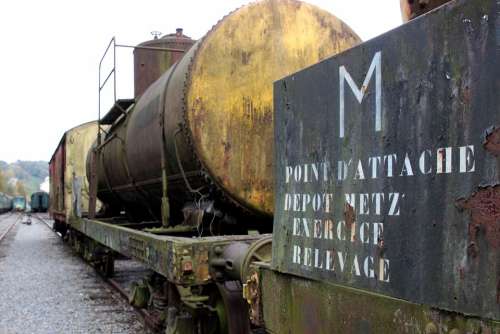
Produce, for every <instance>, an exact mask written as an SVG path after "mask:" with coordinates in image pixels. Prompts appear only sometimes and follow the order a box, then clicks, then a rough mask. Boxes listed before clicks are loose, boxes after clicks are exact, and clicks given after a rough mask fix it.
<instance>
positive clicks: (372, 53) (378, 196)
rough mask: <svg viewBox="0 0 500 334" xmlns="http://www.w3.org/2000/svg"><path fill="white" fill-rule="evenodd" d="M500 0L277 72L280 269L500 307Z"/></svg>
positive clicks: (437, 15)
mask: <svg viewBox="0 0 500 334" xmlns="http://www.w3.org/2000/svg"><path fill="white" fill-rule="evenodd" d="M499 6H500V5H499V4H498V2H497V1H494V0H476V1H453V2H450V3H449V4H448V5H445V6H444V7H441V8H440V9H438V10H435V11H432V12H430V13H428V14H426V15H425V16H422V17H420V18H418V19H416V20H414V21H412V22H410V23H408V24H405V25H404V26H402V27H401V28H398V29H396V30H395V31H392V32H389V33H387V34H385V35H382V36H380V37H378V38H375V39H373V40H370V41H369V42H367V43H364V44H362V45H360V46H358V47H355V48H353V49H351V50H349V51H347V52H344V53H342V54H340V55H338V56H336V57H333V58H330V59H328V60H326V61H323V62H321V63H319V64H317V65H314V66H312V67H310V68H308V69H306V70H303V71H301V72H298V73H296V74H294V75H292V76H289V77H287V78H285V79H283V80H281V81H278V82H276V83H275V86H274V88H275V110H276V115H275V116H276V123H275V130H276V150H275V152H276V159H275V162H276V165H275V167H276V169H275V175H276V178H277V180H276V192H275V193H276V198H275V203H276V204H275V205H276V206H275V226H274V233H275V235H274V240H273V268H274V269H275V270H277V271H279V272H281V273H288V274H293V275H295V276H299V277H303V278H309V279H313V280H316V281H320V282H327V283H336V284H340V285H342V286H347V287H350V288H352V287H354V288H358V289H359V290H357V291H360V290H364V291H370V292H375V293H377V294H379V295H385V296H390V297H395V298H398V299H400V300H405V301H410V302H412V303H415V304H425V305H428V306H430V307H436V308H439V309H441V310H447V311H456V312H459V313H461V314H467V315H471V316H475V317H483V318H487V319H492V320H497V321H498V319H500V307H499V302H500V264H499V263H500V262H499V261H500V258H499V248H500V185H499V184H500V180H499V179H500V175H499V173H500V168H499V165H500V161H499V155H500V112H499V107H498V106H499V105H500V98H499V96H500V94H499V92H500V84H499V78H500V66H499V65H500V64H499V59H500V36H499V31H500V23H499V18H498V11H499ZM276 305H281V304H280V303H279V302H276ZM304 307H305V306H304ZM296 308H297V309H299V308H300V306H298V305H296ZM305 308H308V309H310V306H308V307H305ZM304 312H306V311H304ZM305 314H307V312H306V313H305ZM304 317H306V315H304ZM313 319H314V317H310V318H307V319H306V320H307V321H309V322H311V321H313ZM367 328H368V327H367Z"/></svg>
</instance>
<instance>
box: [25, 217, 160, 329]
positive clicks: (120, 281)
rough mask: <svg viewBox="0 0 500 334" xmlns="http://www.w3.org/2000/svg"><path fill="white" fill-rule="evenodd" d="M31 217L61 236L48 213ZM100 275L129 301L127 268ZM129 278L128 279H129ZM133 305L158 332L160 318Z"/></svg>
mask: <svg viewBox="0 0 500 334" xmlns="http://www.w3.org/2000/svg"><path fill="white" fill-rule="evenodd" d="M31 217H32V218H33V219H35V220H37V221H39V222H40V223H42V224H44V225H46V226H47V227H48V228H50V229H51V230H52V231H53V232H54V233H55V234H57V235H58V236H59V237H60V236H61V234H59V233H58V232H56V231H54V230H53V228H52V223H51V222H52V220H51V219H50V218H49V217H48V216H47V215H44V214H40V213H32V214H31ZM116 262H117V263H116V267H117V268H118V269H122V268H124V267H125V268H126V267H130V266H131V264H130V263H128V264H127V262H132V261H130V260H119V261H116ZM132 271H133V272H137V269H135V270H132ZM96 272H97V273H98V274H99V276H100V277H101V279H102V280H103V281H104V282H106V283H107V285H108V286H109V287H110V288H111V289H112V290H114V291H116V292H117V293H118V294H119V295H120V296H121V297H122V298H123V299H124V300H125V301H126V302H127V303H129V297H130V291H129V289H128V286H127V284H126V283H127V282H130V277H126V276H127V273H126V269H125V270H120V271H119V272H118V273H117V276H116V277H106V276H104V275H102V274H101V273H99V271H96ZM127 278H128V279H127ZM132 307H133V308H134V310H135V312H136V313H137V314H138V315H139V317H140V318H141V320H142V322H143V323H144V324H145V326H146V327H147V328H148V329H149V330H151V331H152V332H156V331H158V320H157V319H156V318H155V317H154V316H153V315H151V314H150V313H149V312H148V311H146V310H145V309H142V308H138V307H135V306H133V305H132Z"/></svg>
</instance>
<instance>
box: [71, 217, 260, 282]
mask: <svg viewBox="0 0 500 334" xmlns="http://www.w3.org/2000/svg"><path fill="white" fill-rule="evenodd" d="M71 226H72V227H73V228H74V229H76V230H77V231H79V232H81V233H83V234H84V235H86V236H87V237H89V238H91V239H93V240H95V241H97V242H99V243H100V244H102V245H104V246H106V247H108V248H110V249H112V250H114V251H116V252H118V253H120V254H123V255H125V256H128V257H131V258H134V259H136V260H138V261H140V262H142V263H144V264H145V265H147V266H148V267H149V268H151V269H152V270H154V271H156V272H157V273H159V274H161V275H162V276H164V277H165V278H166V279H167V280H168V281H170V282H172V283H175V284H185V285H195V284H207V283H209V282H211V281H212V280H213V278H214V273H213V272H212V270H211V268H210V261H211V259H212V258H216V257H217V255H216V254H215V251H214V249H215V248H216V247H222V248H224V247H226V246H227V245H229V244H231V243H237V242H244V243H249V244H251V243H253V242H255V241H257V240H259V239H263V238H267V237H268V235H256V236H248V235H240V236H224V237H204V238H187V237H172V236H165V235H155V234H151V233H146V232H142V231H137V230H134V229H131V228H126V227H121V226H117V225H113V224H108V223H104V222H100V221H97V220H89V219H80V218H73V219H72V220H71Z"/></svg>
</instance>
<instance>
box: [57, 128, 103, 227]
mask: <svg viewBox="0 0 500 334" xmlns="http://www.w3.org/2000/svg"><path fill="white" fill-rule="evenodd" d="M96 136H97V122H95V121H94V122H88V123H84V124H81V125H79V126H77V127H74V128H72V129H70V130H68V131H66V132H65V133H64V135H63V136H62V138H61V140H60V141H59V145H58V146H57V149H56V151H55V152H54V154H53V155H52V158H51V159H50V162H49V177H50V196H49V197H50V200H49V212H50V215H51V217H52V219H53V220H54V229H55V230H56V231H59V232H61V233H64V232H65V230H66V226H67V225H66V223H67V221H68V219H69V217H71V215H72V214H78V215H81V214H83V215H85V214H86V213H87V211H88V198H89V196H88V191H89V190H88V182H87V175H86V172H85V157H86V155H87V151H88V150H89V149H90V146H91V145H92V143H93V141H94V140H95V138H96ZM75 191H76V192H78V197H75V196H74V193H75ZM76 198H78V200H79V201H80V202H78V203H75V200H76ZM75 205H76V208H77V210H74V206H75ZM99 205H100V204H99V203H98V204H97V206H98V207H99Z"/></svg>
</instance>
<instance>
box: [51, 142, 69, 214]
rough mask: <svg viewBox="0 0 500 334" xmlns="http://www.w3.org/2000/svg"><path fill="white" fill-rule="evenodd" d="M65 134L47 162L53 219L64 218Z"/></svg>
mask: <svg viewBox="0 0 500 334" xmlns="http://www.w3.org/2000/svg"><path fill="white" fill-rule="evenodd" d="M65 145H66V134H64V135H63V137H62V138H61V141H60V142H59V145H58V146H57V148H56V150H55V152H54V154H53V155H52V158H51V159H50V162H49V179H50V194H49V196H50V207H49V212H50V214H51V216H52V218H53V219H54V220H61V219H64V211H65V210H64V166H65V162H64V158H65V156H66V155H65V153H64V148H65Z"/></svg>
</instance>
